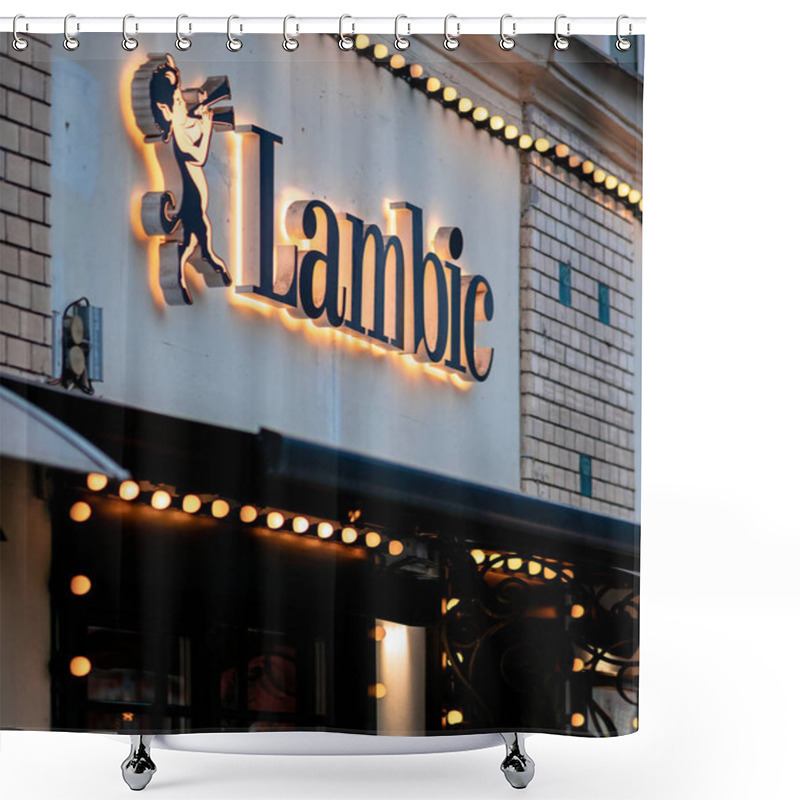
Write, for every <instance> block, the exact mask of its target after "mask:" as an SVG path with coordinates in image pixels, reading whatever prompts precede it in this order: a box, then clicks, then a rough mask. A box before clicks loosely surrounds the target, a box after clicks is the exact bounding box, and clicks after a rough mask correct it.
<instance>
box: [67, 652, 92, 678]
mask: <svg viewBox="0 0 800 800" xmlns="http://www.w3.org/2000/svg"><path fill="white" fill-rule="evenodd" d="M69 671H70V672H71V673H72V674H73V675H74V676H75V677H76V678H82V677H84V676H85V675H88V674H89V673H90V672H91V671H92V662H91V661H89V659H88V658H86V656H75V658H73V659H72V660H71V661H70V662H69Z"/></svg>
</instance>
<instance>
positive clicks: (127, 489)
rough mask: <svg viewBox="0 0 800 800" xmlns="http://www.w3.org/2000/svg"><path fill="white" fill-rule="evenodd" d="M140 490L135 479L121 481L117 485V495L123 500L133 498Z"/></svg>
mask: <svg viewBox="0 0 800 800" xmlns="http://www.w3.org/2000/svg"><path fill="white" fill-rule="evenodd" d="M140 491H141V490H140V489H139V484H138V483H136V481H122V483H121V484H120V485H119V496H120V497H121V498H122V499H123V500H135V499H136V498H137V497H138V496H139V492H140Z"/></svg>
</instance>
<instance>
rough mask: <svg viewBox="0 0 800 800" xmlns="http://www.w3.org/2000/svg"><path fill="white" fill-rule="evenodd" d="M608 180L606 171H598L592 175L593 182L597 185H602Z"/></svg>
mask: <svg viewBox="0 0 800 800" xmlns="http://www.w3.org/2000/svg"><path fill="white" fill-rule="evenodd" d="M605 179H606V171H605V170H604V169H596V170H595V171H594V172H593V173H592V180H593V181H594V182H595V183H602V182H603V181H604V180H605Z"/></svg>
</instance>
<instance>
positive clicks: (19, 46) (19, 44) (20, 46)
mask: <svg viewBox="0 0 800 800" xmlns="http://www.w3.org/2000/svg"><path fill="white" fill-rule="evenodd" d="M20 19H25V16H24V15H23V14H17V16H16V17H14V24H13V25H12V26H11V32H12V33H13V34H14V38H13V40H12V41H11V45H12V47H13V48H14V49H15V50H18V51H21V50H24V49H25V48H26V47H27V46H28V45H29V44H30V42H29V41H28V40H27V39H23V38H22V37H21V36H20V35H19V34H18V33H17V20H20ZM25 30H28V24H27V23H25Z"/></svg>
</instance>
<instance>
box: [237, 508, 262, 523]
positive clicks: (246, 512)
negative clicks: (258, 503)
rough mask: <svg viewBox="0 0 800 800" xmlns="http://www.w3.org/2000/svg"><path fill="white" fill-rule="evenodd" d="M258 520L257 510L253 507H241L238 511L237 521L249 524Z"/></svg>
mask: <svg viewBox="0 0 800 800" xmlns="http://www.w3.org/2000/svg"><path fill="white" fill-rule="evenodd" d="M257 518H258V510H257V509H256V508H255V506H242V507H241V508H240V509H239V519H240V520H241V521H242V522H245V523H250V522H255V521H256V519H257Z"/></svg>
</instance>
